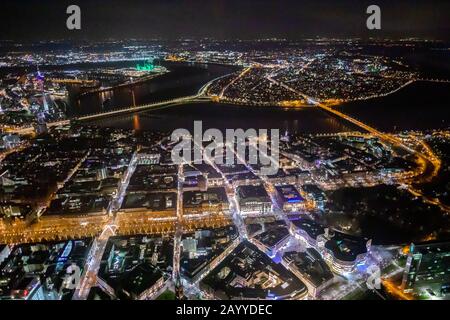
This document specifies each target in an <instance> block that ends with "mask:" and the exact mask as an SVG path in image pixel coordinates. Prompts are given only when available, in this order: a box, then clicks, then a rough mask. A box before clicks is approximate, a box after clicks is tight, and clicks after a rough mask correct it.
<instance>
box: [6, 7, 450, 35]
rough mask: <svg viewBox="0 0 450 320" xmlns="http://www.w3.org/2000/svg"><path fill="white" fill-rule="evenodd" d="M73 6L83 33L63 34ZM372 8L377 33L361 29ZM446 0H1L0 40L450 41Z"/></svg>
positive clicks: (66, 32)
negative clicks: (376, 12) (378, 13)
mask: <svg viewBox="0 0 450 320" xmlns="http://www.w3.org/2000/svg"><path fill="white" fill-rule="evenodd" d="M70 4H78V5H79V6H80V7H81V11H82V30H80V31H68V30H67V29H66V19H67V14H66V8H67V6H68V5H70ZM370 4H378V5H379V6H380V7H381V10H382V30H381V31H369V30H367V29H366V19H367V14H366V13H365V12H366V8H367V6H368V5H370ZM449 18H450V1H448V0H420V1H419V0H417V1H415V0H409V1H405V0H389V1H385V0H371V1H366V0H312V1H310V0H307V1H303V0H272V1H268V0H184V1H183V0H146V1H143V0H122V1H118V0H110V1H108V0H88V1H87V0H86V1H77V0H72V1H66V0H53V1H50V0H2V1H1V4H0V39H2V40H6V39H8V40H33V41H36V40H50V39H61V38H68V39H70V38H72V39H90V40H102V39H107V38H115V39H130V38H144V39H145V38H147V39H152V38H162V39H176V38H181V37H193V38H200V37H214V38H219V39H236V38H239V39H255V38H272V37H278V38H287V39H300V38H305V37H316V36H329V37H393V38H399V37H421V38H430V39H442V40H449V35H450V19H449Z"/></svg>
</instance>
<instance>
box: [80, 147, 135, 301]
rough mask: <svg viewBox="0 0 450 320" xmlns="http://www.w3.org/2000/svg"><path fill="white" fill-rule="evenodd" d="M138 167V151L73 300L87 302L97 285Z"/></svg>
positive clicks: (113, 202)
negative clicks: (120, 212)
mask: <svg viewBox="0 0 450 320" xmlns="http://www.w3.org/2000/svg"><path fill="white" fill-rule="evenodd" d="M136 165H137V151H136V152H135V153H134V154H133V157H132V158H131V160H130V164H129V165H128V168H127V170H126V171H125V174H124V177H123V178H122V180H121V182H120V186H119V191H118V192H117V195H116V197H115V198H113V199H112V200H111V203H110V206H109V208H108V213H109V214H110V218H109V221H108V223H107V224H106V225H105V226H104V228H103V230H102V233H101V234H100V236H98V237H97V238H95V239H94V241H93V243H92V246H91V249H90V251H89V254H88V257H87V259H86V264H85V266H84V269H83V270H84V272H83V275H82V277H81V279H80V285H79V287H78V288H77V289H76V290H75V293H74V295H73V297H72V299H73V300H86V299H87V297H88V295H89V291H90V290H91V287H92V286H95V285H96V283H97V274H98V271H99V269H100V264H101V261H102V257H103V254H104V253H105V249H106V245H107V243H108V240H109V238H110V237H112V236H114V235H115V234H116V229H117V225H116V215H115V214H116V212H117V211H118V210H119V209H120V207H121V206H122V202H123V199H124V196H125V193H126V189H127V187H128V184H129V183H130V179H131V176H132V175H133V173H134V171H135V169H136Z"/></svg>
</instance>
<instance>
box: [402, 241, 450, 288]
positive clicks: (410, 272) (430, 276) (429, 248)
mask: <svg viewBox="0 0 450 320" xmlns="http://www.w3.org/2000/svg"><path fill="white" fill-rule="evenodd" d="M449 283H450V242H436V241H432V242H427V243H419V244H414V243H411V246H410V249H409V253H408V258H407V262H406V268H405V271H404V274H403V282H402V288H403V290H404V291H405V292H411V291H413V290H414V289H417V288H418V287H424V288H426V290H428V291H430V290H432V291H433V294H436V295H439V294H440V293H441V291H442V288H443V287H445V286H446V285H447V286H448V284H449ZM431 288H434V289H431Z"/></svg>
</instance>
